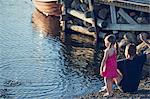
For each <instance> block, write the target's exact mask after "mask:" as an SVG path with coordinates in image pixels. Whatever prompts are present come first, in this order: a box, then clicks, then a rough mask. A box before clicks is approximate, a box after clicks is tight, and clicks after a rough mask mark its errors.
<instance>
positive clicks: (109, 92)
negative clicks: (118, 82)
mask: <svg viewBox="0 0 150 99" xmlns="http://www.w3.org/2000/svg"><path fill="white" fill-rule="evenodd" d="M104 82H105V86H106V90H107V93H105V94H104V96H112V94H113V91H112V84H113V79H111V78H106V77H104Z"/></svg>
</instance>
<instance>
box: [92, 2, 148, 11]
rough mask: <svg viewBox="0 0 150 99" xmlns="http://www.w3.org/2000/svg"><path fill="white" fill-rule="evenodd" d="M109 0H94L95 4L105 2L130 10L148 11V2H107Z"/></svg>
mask: <svg viewBox="0 0 150 99" xmlns="http://www.w3.org/2000/svg"><path fill="white" fill-rule="evenodd" d="M108 1H109V0H95V4H97V5H100V4H106V5H112V6H116V7H121V8H126V9H131V10H137V11H142V12H147V13H150V5H149V4H146V5H145V4H144V5H143V4H141V3H138V4H137V3H128V2H108Z"/></svg>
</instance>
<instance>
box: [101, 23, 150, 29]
mask: <svg viewBox="0 0 150 99" xmlns="http://www.w3.org/2000/svg"><path fill="white" fill-rule="evenodd" d="M103 30H115V31H117V30H118V31H150V24H108V26H107V28H103Z"/></svg>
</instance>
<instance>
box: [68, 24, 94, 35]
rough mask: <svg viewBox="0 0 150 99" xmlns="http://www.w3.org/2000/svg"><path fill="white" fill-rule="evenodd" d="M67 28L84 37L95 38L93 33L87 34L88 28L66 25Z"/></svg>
mask: <svg viewBox="0 0 150 99" xmlns="http://www.w3.org/2000/svg"><path fill="white" fill-rule="evenodd" d="M67 28H69V29H71V30H73V31H75V32H79V33H82V34H84V35H89V36H93V37H95V32H89V31H88V28H85V27H82V26H78V25H71V24H67Z"/></svg>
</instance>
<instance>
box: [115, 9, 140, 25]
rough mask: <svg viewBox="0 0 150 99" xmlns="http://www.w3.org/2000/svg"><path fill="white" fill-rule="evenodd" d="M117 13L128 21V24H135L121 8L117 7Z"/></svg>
mask: <svg viewBox="0 0 150 99" xmlns="http://www.w3.org/2000/svg"><path fill="white" fill-rule="evenodd" d="M118 13H119V14H120V15H121V16H122V17H123V18H124V19H125V20H126V21H127V22H128V23H129V24H137V22H136V21H134V20H133V19H132V18H131V17H130V16H129V15H128V14H127V13H126V12H125V11H124V10H123V9H122V8H120V9H119V11H118Z"/></svg>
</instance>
